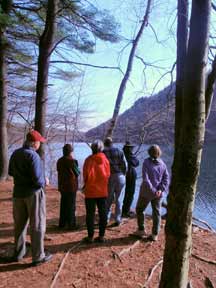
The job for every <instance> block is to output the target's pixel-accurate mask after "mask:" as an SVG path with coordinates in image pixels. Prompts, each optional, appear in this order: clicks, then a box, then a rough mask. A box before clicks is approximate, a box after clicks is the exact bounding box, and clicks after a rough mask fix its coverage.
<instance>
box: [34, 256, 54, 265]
mask: <svg viewBox="0 0 216 288" xmlns="http://www.w3.org/2000/svg"><path fill="white" fill-rule="evenodd" d="M51 259H52V254H50V253H46V254H45V256H44V258H42V259H40V260H36V261H34V262H32V266H34V267H35V266H39V265H41V264H43V263H46V262H48V261H50V260H51Z"/></svg>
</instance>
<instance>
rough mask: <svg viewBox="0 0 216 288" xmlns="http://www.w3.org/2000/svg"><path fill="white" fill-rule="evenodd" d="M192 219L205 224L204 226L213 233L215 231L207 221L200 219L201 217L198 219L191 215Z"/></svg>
mask: <svg viewBox="0 0 216 288" xmlns="http://www.w3.org/2000/svg"><path fill="white" fill-rule="evenodd" d="M193 220H195V221H198V222H200V223H202V224H204V225H206V226H207V227H208V228H209V230H211V231H212V232H213V233H215V230H214V229H213V228H212V227H211V226H210V225H209V223H208V222H206V221H204V220H201V219H199V218H196V217H193ZM199 227H200V226H199ZM200 228H202V227H200Z"/></svg>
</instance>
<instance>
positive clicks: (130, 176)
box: [122, 141, 139, 217]
mask: <svg viewBox="0 0 216 288" xmlns="http://www.w3.org/2000/svg"><path fill="white" fill-rule="evenodd" d="M133 148H134V145H132V144H131V143H130V142H129V141H127V142H126V143H125V145H124V147H123V152H124V155H125V158H126V161H127V173H126V186H125V196H124V200H123V207H122V217H130V216H131V212H130V207H131V204H132V201H133V197H134V193H135V187H136V178H137V173H136V169H135V168H136V167H137V166H138V165H139V160H138V159H137V157H136V156H135V155H134V153H133Z"/></svg>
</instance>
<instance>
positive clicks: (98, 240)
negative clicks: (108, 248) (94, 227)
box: [94, 236, 107, 243]
mask: <svg viewBox="0 0 216 288" xmlns="http://www.w3.org/2000/svg"><path fill="white" fill-rule="evenodd" d="M106 241H107V240H106V239H105V238H104V237H103V236H99V237H96V238H95V239H94V242H96V243H105V242H106Z"/></svg>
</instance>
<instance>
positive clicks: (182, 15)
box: [175, 0, 189, 148]
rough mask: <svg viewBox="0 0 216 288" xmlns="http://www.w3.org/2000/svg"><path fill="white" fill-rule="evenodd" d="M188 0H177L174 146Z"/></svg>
mask: <svg viewBox="0 0 216 288" xmlns="http://www.w3.org/2000/svg"><path fill="white" fill-rule="evenodd" d="M188 6H189V5H188V0H178V23H177V61H176V93H175V94H176V95H175V96H176V97H175V102H176V105H175V148H177V147H178V142H179V139H180V129H178V127H179V125H180V123H181V121H182V118H183V115H182V111H183V88H184V87H183V85H184V72H185V61H186V55H187V46H188V26H189V25H188Z"/></svg>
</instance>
